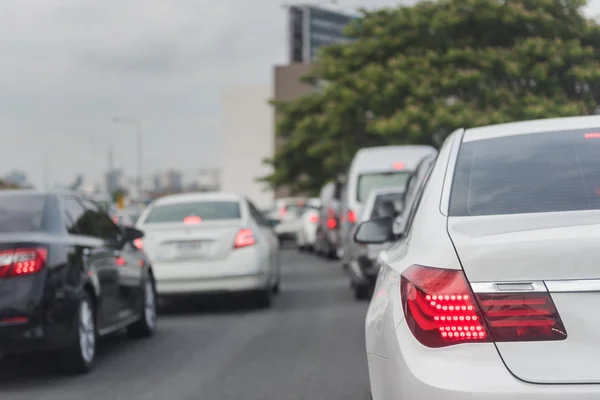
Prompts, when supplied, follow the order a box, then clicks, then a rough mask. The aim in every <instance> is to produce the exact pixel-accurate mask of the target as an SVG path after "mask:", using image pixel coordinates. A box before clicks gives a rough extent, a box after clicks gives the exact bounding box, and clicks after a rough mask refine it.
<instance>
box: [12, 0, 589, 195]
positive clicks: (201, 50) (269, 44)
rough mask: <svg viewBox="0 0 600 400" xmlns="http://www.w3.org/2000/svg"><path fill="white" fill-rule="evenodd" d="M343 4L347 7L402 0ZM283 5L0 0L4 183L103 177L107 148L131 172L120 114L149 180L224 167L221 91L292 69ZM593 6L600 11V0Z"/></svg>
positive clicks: (239, 0) (343, 0) (258, 1)
mask: <svg viewBox="0 0 600 400" xmlns="http://www.w3.org/2000/svg"><path fill="white" fill-rule="evenodd" d="M411 2H413V1H411V0H406V1H404V2H403V3H411ZM317 3H319V2H318V1H314V2H312V4H317ZM321 3H323V2H321ZM338 3H339V4H338V5H337V6H333V8H334V9H338V10H343V11H352V10H355V9H356V8H357V7H365V8H380V7H386V6H394V5H397V4H399V3H400V1H398V0H394V1H393V0H362V1H359V0H339V1H338ZM282 4H285V3H284V2H282V1H281V0H255V1H249V0H220V1H213V0H168V1H167V0H126V1H123V0H102V1H98V0H0V137H1V139H2V141H1V142H0V143H2V146H1V147H0V148H1V149H2V150H3V151H2V156H1V157H0V175H3V174H5V173H8V172H10V171H11V170H12V169H18V170H23V171H25V172H26V173H27V174H28V175H29V178H30V181H32V183H34V184H35V185H42V184H43V182H44V176H46V177H47V178H48V179H49V182H50V183H51V184H55V183H68V182H70V181H72V180H74V178H75V176H76V175H77V173H83V174H84V175H85V176H86V181H87V182H90V181H100V180H101V179H102V178H101V177H102V174H103V172H104V171H105V169H106V167H107V164H108V161H107V160H108V156H107V154H108V149H109V148H110V147H112V148H113V149H114V162H115V165H116V166H118V167H123V168H125V170H126V171H128V172H129V174H131V175H133V174H134V173H135V170H136V140H135V139H136V136H135V127H134V126H133V125H127V124H115V123H113V119H114V117H119V116H124V117H130V118H135V119H137V120H138V121H140V123H141V126H142V129H143V166H144V171H143V172H144V175H150V174H153V173H155V172H159V171H163V170H166V169H167V168H170V167H174V168H175V169H179V170H182V171H184V172H191V171H194V170H197V169H199V168H202V167H213V166H219V163H220V160H219V158H220V157H219V151H220V132H221V126H222V120H221V100H222V96H223V93H224V91H225V90H226V89H228V88H229V87H232V86H237V85H253V84H268V83H270V82H271V77H272V67H273V65H275V64H284V63H286V62H287V26H286V23H287V14H286V10H285V8H284V7H282ZM589 4H590V5H589V10H588V13H589V14H590V15H600V0H591V1H590V2H589ZM45 168H46V175H45V173H44V169H45Z"/></svg>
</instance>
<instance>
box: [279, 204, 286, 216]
mask: <svg viewBox="0 0 600 400" xmlns="http://www.w3.org/2000/svg"><path fill="white" fill-rule="evenodd" d="M286 214H287V208H286V207H285V206H283V207H281V208H280V209H279V217H280V218H282V219H283V218H285V215H286Z"/></svg>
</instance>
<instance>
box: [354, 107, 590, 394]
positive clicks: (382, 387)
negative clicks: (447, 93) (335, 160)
mask: <svg viewBox="0 0 600 400" xmlns="http://www.w3.org/2000/svg"><path fill="white" fill-rule="evenodd" d="M415 204H416V206H414V207H413V208H412V212H411V213H409V215H408V218H407V219H406V220H405V221H398V220H396V222H397V224H399V223H402V224H403V225H404V227H403V229H402V230H398V231H397V232H401V234H402V236H404V240H399V241H398V242H397V243H396V244H395V245H394V246H393V247H392V248H390V249H388V250H386V251H384V252H382V254H381V256H380V260H379V261H380V264H381V265H382V267H381V269H380V273H379V276H378V279H377V283H376V287H375V292H374V295H373V298H372V300H371V303H370V305H369V309H368V313H367V317H366V351H367V359H368V368H369V376H370V383H371V390H372V397H373V399H375V400H397V399H403V400H413V399H414V400H416V399H419V400H420V399H448V400H450V399H452V400H467V399H469V400H471V399H478V400H492V399H493V400H514V399H519V400H534V399H535V400H539V399H553V400H567V399H568V400H571V399H573V400H574V399H578V400H584V399H585V400H592V399H599V398H600V368H597V365H598V360H600V340H599V337H600V318H598V316H597V314H596V310H598V309H599V308H600V117H598V116H589V117H574V118H557V119H548V120H537V121H527V122H520V123H511V124H503V125H495V126H487V127H481V128H474V129H468V130H463V129H461V130H458V131H456V132H454V133H453V134H452V135H451V136H450V137H449V138H448V139H447V140H446V142H445V143H444V145H443V147H442V149H441V150H440V153H439V156H438V158H437V161H436V163H435V165H434V166H433V168H432V170H431V173H430V174H429V176H428V178H427V180H426V183H425V185H424V186H423V189H422V190H421V193H420V195H419V197H418V199H417V201H416V202H415ZM391 224H392V223H391V219H390V218H387V219H386V218H384V219H378V220H371V221H368V222H365V223H363V224H362V226H360V228H359V229H358V230H357V232H356V236H355V239H357V240H358V241H361V242H363V243H381V242H383V241H384V240H385V238H386V237H387V235H389V233H390V230H391V229H392V228H391Z"/></svg>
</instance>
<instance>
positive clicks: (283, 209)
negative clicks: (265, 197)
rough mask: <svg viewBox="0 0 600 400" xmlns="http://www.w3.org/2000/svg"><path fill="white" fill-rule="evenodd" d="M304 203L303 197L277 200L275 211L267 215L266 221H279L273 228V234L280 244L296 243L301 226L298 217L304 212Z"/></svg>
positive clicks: (305, 200)
mask: <svg viewBox="0 0 600 400" xmlns="http://www.w3.org/2000/svg"><path fill="white" fill-rule="evenodd" d="M306 202H307V199H306V198H304V197H286V198H281V199H277V200H276V202H275V209H273V210H270V211H269V212H268V213H267V216H268V219H270V220H277V221H279V223H278V224H277V225H276V226H275V233H276V234H277V237H278V238H279V241H280V243H285V242H295V241H296V236H297V235H298V231H299V229H300V226H301V221H300V216H301V215H302V213H303V212H304V208H305V206H306Z"/></svg>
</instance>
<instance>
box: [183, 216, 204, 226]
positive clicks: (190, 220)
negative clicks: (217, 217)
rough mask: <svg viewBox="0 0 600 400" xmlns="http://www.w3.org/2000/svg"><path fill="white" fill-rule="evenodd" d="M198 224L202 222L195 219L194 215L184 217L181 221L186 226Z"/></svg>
mask: <svg viewBox="0 0 600 400" xmlns="http://www.w3.org/2000/svg"><path fill="white" fill-rule="evenodd" d="M200 222H202V218H200V217H197V216H195V215H190V216H188V217H185V218H184V219H183V223H184V224H186V225H194V224H199V223H200Z"/></svg>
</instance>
